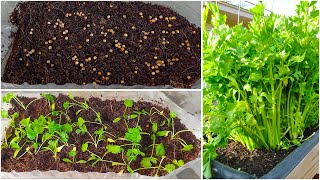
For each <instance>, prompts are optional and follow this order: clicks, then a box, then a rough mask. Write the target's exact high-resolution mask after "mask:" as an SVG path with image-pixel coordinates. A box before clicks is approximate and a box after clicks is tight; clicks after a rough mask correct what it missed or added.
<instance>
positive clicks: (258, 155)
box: [216, 128, 315, 178]
mask: <svg viewBox="0 0 320 180" xmlns="http://www.w3.org/2000/svg"><path fill="white" fill-rule="evenodd" d="M313 132H315V129H313V128H308V129H306V131H305V133H304V136H305V137H309V136H310V135H311V134H312V133H313ZM296 148H297V146H293V147H290V148H289V149H288V150H279V151H276V150H270V151H267V150H265V149H257V150H253V151H250V150H248V149H247V148H245V147H244V146H243V145H242V144H241V143H239V142H234V141H230V143H229V144H228V146H227V147H226V148H223V149H221V148H219V149H218V150H217V153H218V157H217V158H216V160H217V161H219V162H221V163H222V164H225V165H227V166H229V167H232V168H234V169H238V170H241V171H244V172H247V173H249V174H251V175H254V176H256V177H258V178H259V177H261V176H263V175H265V174H267V173H268V172H269V171H271V170H272V169H273V168H274V167H275V166H276V165H277V164H279V163H280V162H281V161H282V160H283V159H284V158H286V157H287V156H288V155H289V154H290V153H291V152H292V151H294V150H295V149H296Z"/></svg>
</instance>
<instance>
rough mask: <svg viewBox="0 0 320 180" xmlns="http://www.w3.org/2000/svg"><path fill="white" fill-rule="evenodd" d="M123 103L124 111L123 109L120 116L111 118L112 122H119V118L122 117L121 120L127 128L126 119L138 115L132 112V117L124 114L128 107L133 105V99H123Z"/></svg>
mask: <svg viewBox="0 0 320 180" xmlns="http://www.w3.org/2000/svg"><path fill="white" fill-rule="evenodd" d="M123 104H124V105H125V109H124V111H123V114H122V117H117V118H115V119H114V120H113V123H117V122H119V121H120V120H121V119H123V121H124V123H125V125H126V127H127V129H129V126H128V123H127V121H126V119H129V118H130V119H134V118H136V117H137V116H138V115H136V114H134V115H133V117H130V116H128V115H127V114H126V113H127V110H128V108H131V107H132V106H133V100H131V99H125V100H124V102H123Z"/></svg>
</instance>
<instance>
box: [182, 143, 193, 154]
mask: <svg viewBox="0 0 320 180" xmlns="http://www.w3.org/2000/svg"><path fill="white" fill-rule="evenodd" d="M192 149H193V145H192V144H187V145H184V146H183V148H182V151H184V152H186V151H191V150H192Z"/></svg>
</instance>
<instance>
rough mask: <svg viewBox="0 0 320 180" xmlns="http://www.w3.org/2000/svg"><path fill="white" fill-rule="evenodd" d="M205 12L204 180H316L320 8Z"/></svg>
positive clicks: (208, 6)
mask: <svg viewBox="0 0 320 180" xmlns="http://www.w3.org/2000/svg"><path fill="white" fill-rule="evenodd" d="M203 5H204V6H203V10H202V18H203V22H202V38H203V43H202V48H203V81H204V85H203V141H204V142H203V144H204V147H203V148H204V149H203V177H204V178H216V179H239V178H240V179H251V178H262V179H264V178H266V179H285V178H289V179H292V178H293V179H311V178H315V179H318V178H319V7H320V5H319V2H317V1H262V2H261V1H260V2H258V1H210V2H209V1H208V2H204V3H203Z"/></svg>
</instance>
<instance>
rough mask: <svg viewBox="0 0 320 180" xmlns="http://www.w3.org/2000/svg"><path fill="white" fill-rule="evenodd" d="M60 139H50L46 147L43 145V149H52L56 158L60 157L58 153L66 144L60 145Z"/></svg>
mask: <svg viewBox="0 0 320 180" xmlns="http://www.w3.org/2000/svg"><path fill="white" fill-rule="evenodd" d="M58 142H59V140H58V139H56V140H50V141H48V146H46V147H43V148H42V151H51V152H52V153H53V158H54V159H55V160H57V159H58V153H59V152H60V151H61V150H62V148H63V147H64V146H65V145H62V146H58V145H59V144H58Z"/></svg>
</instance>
